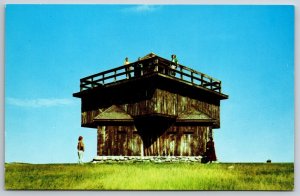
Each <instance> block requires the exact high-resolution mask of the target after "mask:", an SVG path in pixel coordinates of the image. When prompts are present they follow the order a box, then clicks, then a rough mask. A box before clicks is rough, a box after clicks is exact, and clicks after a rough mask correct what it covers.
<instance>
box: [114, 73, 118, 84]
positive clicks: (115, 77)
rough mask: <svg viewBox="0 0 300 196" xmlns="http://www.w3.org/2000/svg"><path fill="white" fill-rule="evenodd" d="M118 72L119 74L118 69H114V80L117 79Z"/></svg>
mask: <svg viewBox="0 0 300 196" xmlns="http://www.w3.org/2000/svg"><path fill="white" fill-rule="evenodd" d="M116 74H117V71H116V70H115V71H114V82H116V81H117V76H116Z"/></svg>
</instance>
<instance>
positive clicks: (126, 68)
mask: <svg viewBox="0 0 300 196" xmlns="http://www.w3.org/2000/svg"><path fill="white" fill-rule="evenodd" d="M128 64H130V62H129V60H128V57H126V58H125V61H124V65H128ZM131 70H133V67H132V66H126V67H125V71H126V78H127V79H129V78H131V73H127V72H129V71H131Z"/></svg>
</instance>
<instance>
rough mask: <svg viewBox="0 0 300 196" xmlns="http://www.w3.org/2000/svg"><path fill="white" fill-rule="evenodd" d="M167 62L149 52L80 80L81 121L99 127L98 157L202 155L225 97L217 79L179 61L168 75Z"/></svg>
mask: <svg viewBox="0 0 300 196" xmlns="http://www.w3.org/2000/svg"><path fill="white" fill-rule="evenodd" d="M170 63H172V62H170V61H168V60H166V59H163V58H161V57H159V56H156V55H154V54H153V53H151V54H149V55H147V56H146V58H145V57H144V58H143V59H142V60H141V61H138V62H134V63H132V64H129V65H125V66H120V67H117V68H115V69H112V70H108V71H104V72H101V73H98V74H94V75H92V76H88V77H85V78H82V79H81V80H80V92H78V93H74V94H73V96H75V97H79V98H81V103H82V105H81V125H82V126H83V127H90V128H96V129H97V133H98V134H97V135H98V138H97V140H98V144H97V155H98V156H119V155H121V156H169V155H171V156H173V155H174V156H199V155H203V154H204V152H205V149H206V142H207V140H208V138H209V136H212V130H213V129H216V128H220V100H222V99H227V98H228V96H227V95H224V94H222V93H221V81H219V80H216V79H214V78H212V77H209V76H207V75H205V74H203V73H200V72H197V71H195V70H192V69H190V68H188V67H185V66H183V65H178V66H177V68H176V69H175V70H173V72H174V75H171V74H170V73H171V72H170V68H169V65H170ZM140 65H141V66H140ZM130 66H131V67H133V68H134V69H135V70H131V71H130V69H129V67H130ZM137 67H140V68H139V69H140V70H137ZM124 70H127V71H124ZM128 70H129V71H128ZM128 74H134V75H133V76H134V77H131V78H129V79H128V78H127V79H126V77H125V76H128Z"/></svg>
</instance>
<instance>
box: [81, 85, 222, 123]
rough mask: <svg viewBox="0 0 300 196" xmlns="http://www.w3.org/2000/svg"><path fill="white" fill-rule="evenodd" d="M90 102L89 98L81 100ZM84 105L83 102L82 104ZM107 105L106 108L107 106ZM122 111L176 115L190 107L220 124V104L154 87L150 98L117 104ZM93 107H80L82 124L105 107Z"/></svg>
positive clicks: (132, 114)
mask: <svg viewBox="0 0 300 196" xmlns="http://www.w3.org/2000/svg"><path fill="white" fill-rule="evenodd" d="M83 101H85V102H90V100H83ZM83 105H85V104H83ZM108 107H109V106H107V107H106V108H108ZM119 107H121V108H122V109H123V110H124V111H126V112H127V113H128V114H130V115H131V116H133V117H136V116H141V115H147V114H162V115H170V116H177V115H178V114H180V113H182V112H184V111H185V110H189V109H190V108H192V107H193V108H196V109H197V110H198V111H201V112H203V113H205V114H207V115H208V116H210V117H211V118H213V119H216V120H217V125H218V127H219V124H220V104H219V102H217V103H209V102H207V101H205V100H197V99H192V98H190V97H187V96H182V95H178V94H173V93H170V92H168V91H165V90H161V89H156V90H155V93H154V94H153V96H152V98H150V99H146V100H141V101H138V102H135V103H125V104H121V105H119ZM106 108H105V107H102V108H95V109H92V110H86V108H82V113H81V123H82V125H85V124H91V123H93V119H94V118H95V117H96V116H97V115H98V114H99V113H100V112H99V110H101V111H103V110H105V109H106Z"/></svg>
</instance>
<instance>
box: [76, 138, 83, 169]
mask: <svg viewBox="0 0 300 196" xmlns="http://www.w3.org/2000/svg"><path fill="white" fill-rule="evenodd" d="M77 150H78V163H79V164H83V152H84V143H83V137H82V136H79V138H78V144H77Z"/></svg>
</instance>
